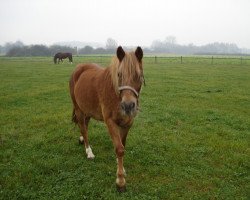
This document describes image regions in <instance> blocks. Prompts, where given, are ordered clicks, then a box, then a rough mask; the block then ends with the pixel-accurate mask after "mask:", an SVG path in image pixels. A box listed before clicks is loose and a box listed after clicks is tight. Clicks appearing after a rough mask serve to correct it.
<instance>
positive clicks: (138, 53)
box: [135, 47, 143, 62]
mask: <svg viewBox="0 0 250 200" xmlns="http://www.w3.org/2000/svg"><path fill="white" fill-rule="evenodd" d="M135 55H136V57H137V59H138V61H139V62H141V60H142V57H143V51H142V49H141V47H137V49H136V50H135Z"/></svg>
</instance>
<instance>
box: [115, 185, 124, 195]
mask: <svg viewBox="0 0 250 200" xmlns="http://www.w3.org/2000/svg"><path fill="white" fill-rule="evenodd" d="M116 189H117V192H119V193H123V192H126V186H125V185H124V186H121V187H120V186H118V185H116Z"/></svg>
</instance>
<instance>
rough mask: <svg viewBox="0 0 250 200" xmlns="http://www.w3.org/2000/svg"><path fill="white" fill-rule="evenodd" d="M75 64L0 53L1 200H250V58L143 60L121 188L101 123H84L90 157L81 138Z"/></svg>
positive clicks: (82, 59)
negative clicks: (121, 189)
mask: <svg viewBox="0 0 250 200" xmlns="http://www.w3.org/2000/svg"><path fill="white" fill-rule="evenodd" d="M96 59H97V62H103V63H104V64H105V65H106V64H108V63H109V59H108V58H96ZM94 60H95V59H94V58H87V57H84V58H83V57H77V58H75V64H76V63H80V62H92V61H94ZM75 64H73V65H70V64H68V63H67V62H65V63H64V64H61V65H54V64H53V63H52V58H5V57H1V58H0V80H1V81H0V160H1V162H0V199H4V200H5V199H57V200H58V199H107V200H109V199H150V200H151V199H249V198H250V192H249V191H250V186H249V183H250V175H249V173H250V149H249V147H250V145H249V144H250V66H249V65H245V64H244V63H243V64H242V65H238V64H234V63H232V64H230V63H229V64H228V63H227V64H223V62H221V63H220V64H218V65H216V64H213V65H211V63H210V62H209V63H195V61H194V62H193V63H184V64H180V63H178V62H159V63H158V64H154V63H153V62H146V63H145V65H144V68H145V69H144V70H145V79H146V87H144V88H143V90H142V93H141V97H140V98H141V101H140V102H141V104H140V105H141V112H140V113H139V115H138V116H137V118H136V120H135V123H134V126H133V127H132V129H131V130H130V133H129V135H128V139H127V146H126V152H125V164H124V166H125V169H126V171H127V175H128V176H127V178H126V181H127V192H126V193H123V194H119V193H117V191H116V188H115V173H116V161H115V154H114V150H113V146H112V142H111V139H110V138H109V135H108V133H107V130H106V128H105V125H104V124H102V123H100V122H96V121H94V120H92V121H91V122H90V126H89V128H90V130H89V140H90V144H91V145H92V149H93V152H94V154H95V155H96V158H95V159H94V160H93V161H90V160H87V159H86V156H85V153H84V150H83V147H82V146H80V145H79V144H78V138H79V130H78V128H77V127H74V125H73V124H72V123H71V113H72V105H71V100H70V96H69V90H68V80H69V77H70V74H71V72H72V71H73V69H74V67H75Z"/></svg>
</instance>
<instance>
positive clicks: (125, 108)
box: [121, 101, 136, 115]
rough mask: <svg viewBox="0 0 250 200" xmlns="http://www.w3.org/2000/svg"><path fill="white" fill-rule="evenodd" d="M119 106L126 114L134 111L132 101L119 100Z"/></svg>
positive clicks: (131, 113) (134, 107) (134, 106)
mask: <svg viewBox="0 0 250 200" xmlns="http://www.w3.org/2000/svg"><path fill="white" fill-rule="evenodd" d="M121 108H122V110H123V112H124V114H126V115H133V114H134V113H135V111H136V103H135V102H133V101H129V102H121Z"/></svg>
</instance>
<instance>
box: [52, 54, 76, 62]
mask: <svg viewBox="0 0 250 200" xmlns="http://www.w3.org/2000/svg"><path fill="white" fill-rule="evenodd" d="M65 58H69V62H70V63H71V64H72V62H73V59H72V53H61V52H59V53H57V54H55V56H54V63H55V64H57V63H58V64H59V62H60V61H61V62H63V60H62V59H65ZM57 59H58V61H57Z"/></svg>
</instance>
